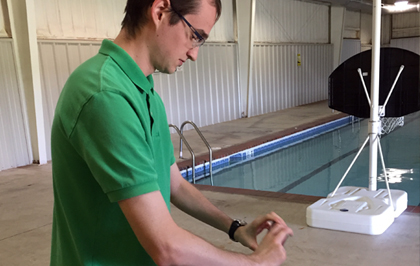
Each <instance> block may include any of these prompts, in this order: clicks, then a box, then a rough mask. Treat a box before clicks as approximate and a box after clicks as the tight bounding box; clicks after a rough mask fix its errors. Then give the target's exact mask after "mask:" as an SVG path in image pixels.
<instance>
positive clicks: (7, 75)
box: [0, 39, 31, 171]
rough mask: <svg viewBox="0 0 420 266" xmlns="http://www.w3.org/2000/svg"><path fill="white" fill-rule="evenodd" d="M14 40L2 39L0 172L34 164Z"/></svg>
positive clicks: (0, 63) (0, 60) (0, 64)
mask: <svg viewBox="0 0 420 266" xmlns="http://www.w3.org/2000/svg"><path fill="white" fill-rule="evenodd" d="M20 92H21V91H20V89H19V83H18V77H17V73H16V66H15V61H14V56H13V45H12V40H11V39H0V171H1V170H3V169H8V168H13V167H18V166H22V165H27V164H30V163H31V158H30V156H29V154H30V150H31V148H30V146H29V142H28V140H27V134H26V132H25V128H26V127H25V120H24V114H23V112H24V110H25V109H24V108H23V106H22V99H23V98H21V95H20Z"/></svg>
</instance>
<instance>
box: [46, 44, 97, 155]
mask: <svg viewBox="0 0 420 266" xmlns="http://www.w3.org/2000/svg"><path fill="white" fill-rule="evenodd" d="M38 47H39V57H40V69H41V85H42V97H43V104H44V125H45V138H46V146H47V158H48V160H51V143H50V142H51V141H50V140H51V126H52V121H53V119H54V110H55V106H56V104H57V101H58V97H59V96H60V93H61V90H62V89H63V87H64V84H65V83H66V81H67V78H68V77H69V76H70V73H71V72H73V70H75V69H76V68H77V67H78V66H79V65H80V64H81V63H83V62H84V61H86V60H87V59H89V58H90V57H92V56H94V55H95V54H97V53H98V50H99V47H100V42H76V41H46V40H43V41H38Z"/></svg>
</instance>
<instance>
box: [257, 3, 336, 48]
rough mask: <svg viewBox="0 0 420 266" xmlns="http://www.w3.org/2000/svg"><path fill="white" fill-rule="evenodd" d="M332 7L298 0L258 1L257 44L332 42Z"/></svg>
mask: <svg viewBox="0 0 420 266" xmlns="http://www.w3.org/2000/svg"><path fill="white" fill-rule="evenodd" d="M328 20H329V8H328V6H326V5H322V4H313V3H308V2H303V1H294V0H282V1H278V0H258V1H257V2H256V12H255V36H254V40H255V41H256V42H275V43H279V42H282V43H328V42H329V21H328Z"/></svg>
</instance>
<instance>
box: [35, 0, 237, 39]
mask: <svg viewBox="0 0 420 266" xmlns="http://www.w3.org/2000/svg"><path fill="white" fill-rule="evenodd" d="M126 2H127V0H35V7H36V10H35V11H36V22H37V35H38V37H40V38H46V39H76V38H78V39H80V38H83V39H103V38H110V39H113V38H115V37H116V36H117V34H118V32H119V31H120V28H121V27H120V25H121V21H122V19H123V17H124V8H125V4H126ZM222 5H223V12H222V16H221V17H220V18H219V21H218V22H217V23H216V25H215V26H214V29H213V30H212V32H211V33H210V37H209V41H233V40H234V37H235V36H234V31H233V28H234V27H233V15H232V14H233V6H232V0H222Z"/></svg>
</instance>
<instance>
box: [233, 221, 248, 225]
mask: <svg viewBox="0 0 420 266" xmlns="http://www.w3.org/2000/svg"><path fill="white" fill-rule="evenodd" d="M235 221H237V222H238V223H239V225H241V226H243V225H247V222H245V221H242V220H235Z"/></svg>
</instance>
